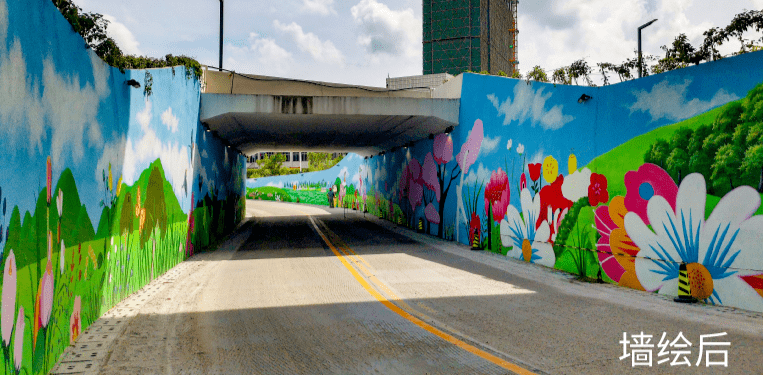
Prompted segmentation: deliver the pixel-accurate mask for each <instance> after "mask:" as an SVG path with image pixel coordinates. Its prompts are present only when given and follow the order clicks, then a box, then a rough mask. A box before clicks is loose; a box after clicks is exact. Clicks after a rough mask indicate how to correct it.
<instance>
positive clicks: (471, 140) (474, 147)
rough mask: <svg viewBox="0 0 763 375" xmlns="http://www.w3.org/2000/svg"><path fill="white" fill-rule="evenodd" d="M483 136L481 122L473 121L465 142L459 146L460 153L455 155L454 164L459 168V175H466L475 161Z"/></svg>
mask: <svg viewBox="0 0 763 375" xmlns="http://www.w3.org/2000/svg"><path fill="white" fill-rule="evenodd" d="M483 136H484V134H483V131H482V120H476V121H474V126H473V127H472V131H471V132H469V136H468V137H467V139H466V142H464V144H463V145H462V146H461V152H459V153H458V155H456V162H457V163H458V166H459V167H460V168H461V173H463V174H467V173H468V172H469V167H471V166H472V164H474V162H475V161H476V160H477V156H478V155H479V153H480V148H481V147H482V138H483Z"/></svg>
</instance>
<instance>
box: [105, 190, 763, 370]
mask: <svg viewBox="0 0 763 375" xmlns="http://www.w3.org/2000/svg"><path fill="white" fill-rule="evenodd" d="M247 214H248V217H249V218H248V220H249V221H248V223H247V224H246V225H244V226H242V227H241V228H240V230H239V231H238V232H237V234H235V235H233V236H232V237H231V241H229V242H230V243H229V244H228V246H223V247H222V248H221V249H220V250H217V251H214V252H209V253H204V254H199V255H196V256H194V257H192V258H190V259H189V260H187V261H186V262H185V263H189V262H192V263H193V264H194V267H190V268H188V269H187V271H185V274H184V275H181V276H180V277H178V278H177V279H176V280H175V281H174V282H172V283H167V284H166V285H163V288H162V290H161V291H160V292H158V293H156V294H155V295H154V296H153V297H152V298H151V299H150V300H149V301H147V302H146V303H145V305H143V307H142V308H141V309H140V311H139V313H138V315H137V316H136V317H135V318H133V319H132V320H131V321H130V323H129V324H128V325H127V327H126V328H125V330H124V332H123V333H122V334H121V335H120V336H119V337H118V338H117V339H116V341H115V342H114V344H113V345H112V347H111V349H110V354H109V356H108V358H106V359H105V363H104V366H103V367H102V368H101V373H106V374H122V373H167V374H176V373H198V374H208V373H218V374H251V373H260V374H276V373H278V374H315V373H347V374H360V373H364V374H365V373H383V374H424V373H452V374H456V373H457V374H465V373H470V374H471V373H475V374H477V373H479V374H502V373H550V374H613V373H639V374H641V373H665V372H666V371H669V372H671V373H696V372H701V373H740V374H741V373H763V361H761V348H763V317H761V315H760V314H756V313H750V312H747V311H744V310H735V309H729V308H717V307H713V306H702V305H692V306H686V305H679V304H675V303H673V302H672V301H671V300H666V299H664V298H662V297H660V296H657V295H655V294H652V293H645V292H638V291H634V290H630V289H624V288H619V287H615V286H611V285H592V284H586V283H583V282H579V281H577V280H575V279H574V278H572V277H571V276H569V275H566V274H563V273H560V272H557V271H553V270H550V269H547V268H542V267H538V266H535V265H530V264H526V263H522V262H519V261H515V260H513V259H507V258H505V257H502V256H500V255H496V254H489V253H482V252H471V251H469V250H468V247H466V246H463V245H460V244H455V243H452V242H446V241H440V240H438V239H434V238H432V237H428V236H424V235H418V234H416V233H413V232H412V231H409V230H407V229H403V228H397V227H394V226H393V225H391V224H389V223H387V222H382V221H380V220H378V219H376V218H372V217H369V216H364V215H362V214H359V213H357V212H348V213H345V212H344V211H343V210H342V209H329V208H325V207H317V206H309V205H297V204H289V203H281V202H263V201H257V202H253V201H249V202H247ZM624 332H627V333H632V334H635V333H639V332H644V333H646V334H652V335H654V336H656V337H655V338H654V340H653V341H654V342H653V344H654V345H655V346H654V347H655V348H657V349H656V350H655V357H654V361H655V363H654V366H652V367H636V368H632V363H631V361H630V358H626V359H624V360H620V359H619V358H620V357H621V356H623V346H622V345H621V344H620V343H619V341H620V340H622V339H623V333H624ZM663 332H666V333H667V336H668V337H669V338H670V339H672V338H674V337H676V335H677V334H678V332H682V333H683V335H684V336H685V337H686V338H687V339H688V340H689V341H690V342H691V343H693V349H694V350H693V351H692V353H691V356H690V357H689V360H690V361H691V367H687V366H676V367H671V366H670V365H669V363H663V364H661V365H659V366H658V365H657V360H658V357H657V351H658V350H659V348H658V346H657V342H658V341H659V340H660V336H661V335H662V333H663ZM718 332H727V333H728V335H727V336H724V337H723V341H727V342H730V344H731V345H730V347H726V348H727V349H728V367H720V366H716V367H709V368H706V367H705V363H704V361H703V363H701V365H700V367H697V366H696V365H695V363H696V361H697V356H698V355H699V352H698V349H699V348H698V345H699V341H700V340H699V336H700V335H705V334H712V333H718ZM716 341H718V340H716ZM715 349H717V348H715ZM672 357H673V356H671V359H672ZM659 358H662V359H664V358H665V357H659ZM714 359H715V358H714Z"/></svg>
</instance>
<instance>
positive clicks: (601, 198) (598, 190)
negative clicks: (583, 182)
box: [588, 173, 609, 207]
mask: <svg viewBox="0 0 763 375" xmlns="http://www.w3.org/2000/svg"><path fill="white" fill-rule="evenodd" d="M607 202H609V192H608V191H607V178H606V177H605V176H604V175H603V174H598V173H591V184H590V185H588V203H589V204H590V205H591V207H596V205H598V204H599V203H607Z"/></svg>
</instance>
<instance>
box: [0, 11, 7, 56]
mask: <svg viewBox="0 0 763 375" xmlns="http://www.w3.org/2000/svg"><path fill="white" fill-rule="evenodd" d="M7 36H8V7H7V6H6V5H5V0H2V1H0V41H2V43H0V50H4V49H5V40H6V37H7Z"/></svg>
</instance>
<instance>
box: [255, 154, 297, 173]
mask: <svg viewBox="0 0 763 375" xmlns="http://www.w3.org/2000/svg"><path fill="white" fill-rule="evenodd" d="M285 161H286V156H284V155H283V154H281V153H275V154H273V155H271V156H263V157H262V158H261V159H260V160H259V163H258V164H259V165H260V168H259V169H250V170H248V171H247V176H248V177H249V178H259V177H269V176H280V175H282V174H287V171H286V169H287V168H283V167H281V165H283V162H285Z"/></svg>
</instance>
